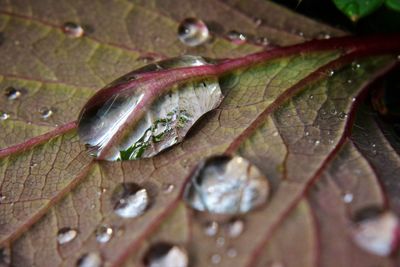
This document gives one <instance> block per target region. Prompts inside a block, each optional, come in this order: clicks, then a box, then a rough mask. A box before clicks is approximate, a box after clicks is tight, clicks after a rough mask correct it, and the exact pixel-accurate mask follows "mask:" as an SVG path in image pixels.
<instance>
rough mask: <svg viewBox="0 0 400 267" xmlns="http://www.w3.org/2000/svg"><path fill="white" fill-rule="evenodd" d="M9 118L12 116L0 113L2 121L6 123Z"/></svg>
mask: <svg viewBox="0 0 400 267" xmlns="http://www.w3.org/2000/svg"><path fill="white" fill-rule="evenodd" d="M8 118H10V114H8V113H6V112H3V111H0V120H2V121H5V120H7V119H8Z"/></svg>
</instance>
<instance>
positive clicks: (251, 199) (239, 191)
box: [184, 156, 269, 214]
mask: <svg viewBox="0 0 400 267" xmlns="http://www.w3.org/2000/svg"><path fill="white" fill-rule="evenodd" d="M268 194H269V183H268V180H267V178H266V177H265V176H264V175H262V173H261V172H260V170H259V169H258V168H257V167H256V166H254V165H252V164H251V163H250V162H248V161H247V160H246V159H244V158H242V157H239V156H235V157H229V156H215V157H211V158H209V159H207V160H205V161H204V162H202V163H201V164H200V165H199V166H198V167H197V169H196V171H195V172H194V173H193V175H192V177H191V180H190V183H189V184H188V185H187V187H186V190H185V196H184V197H185V200H186V202H187V203H188V204H189V205H190V206H191V207H192V208H194V209H196V210H199V211H208V212H210V213H219V214H240V213H246V212H248V211H250V210H253V209H255V208H256V207H258V206H260V205H262V204H264V203H265V202H266V201H267V198H268Z"/></svg>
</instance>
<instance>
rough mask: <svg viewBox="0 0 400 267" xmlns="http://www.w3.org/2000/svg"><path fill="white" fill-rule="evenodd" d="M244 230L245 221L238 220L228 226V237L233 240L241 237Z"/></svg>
mask: <svg viewBox="0 0 400 267" xmlns="http://www.w3.org/2000/svg"><path fill="white" fill-rule="evenodd" d="M243 230H244V221H242V220H240V219H237V220H233V221H231V222H230V223H229V224H228V235H229V237H231V238H236V237H239V236H240V235H241V234H242V233H243Z"/></svg>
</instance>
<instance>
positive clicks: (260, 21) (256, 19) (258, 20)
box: [253, 18, 263, 27]
mask: <svg viewBox="0 0 400 267" xmlns="http://www.w3.org/2000/svg"><path fill="white" fill-rule="evenodd" d="M253 21H254V24H255V25H256V26H257V27H258V26H260V25H261V24H262V23H263V21H262V19H260V18H254V19H253Z"/></svg>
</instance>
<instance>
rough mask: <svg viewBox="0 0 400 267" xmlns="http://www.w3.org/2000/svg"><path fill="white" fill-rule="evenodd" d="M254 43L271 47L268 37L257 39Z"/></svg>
mask: <svg viewBox="0 0 400 267" xmlns="http://www.w3.org/2000/svg"><path fill="white" fill-rule="evenodd" d="M254 42H255V43H256V44H258V45H262V46H267V45H269V40H268V38H267V37H256V38H255V39H254Z"/></svg>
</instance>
